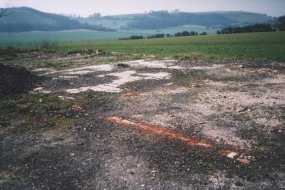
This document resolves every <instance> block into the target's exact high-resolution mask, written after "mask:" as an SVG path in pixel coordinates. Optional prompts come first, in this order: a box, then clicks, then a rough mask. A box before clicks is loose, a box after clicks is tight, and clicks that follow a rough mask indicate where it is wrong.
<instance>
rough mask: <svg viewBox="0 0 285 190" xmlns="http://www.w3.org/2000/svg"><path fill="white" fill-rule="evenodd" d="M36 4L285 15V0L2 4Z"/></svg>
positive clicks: (78, 10)
mask: <svg viewBox="0 0 285 190" xmlns="http://www.w3.org/2000/svg"><path fill="white" fill-rule="evenodd" d="M21 6H27V7H32V8H35V9H38V10H41V11H44V12H51V13H59V14H75V15H80V16H84V17H86V16H88V15H91V14H93V13H101V14H102V15H118V14H130V13H144V12H148V11H151V10H169V11H172V10H175V9H179V10H180V11H186V12H206V11H249V12H257V13H263V14H267V15H270V16H281V15H285V0H0V7H5V8H7V7H21Z"/></svg>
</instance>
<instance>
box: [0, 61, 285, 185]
mask: <svg viewBox="0 0 285 190" xmlns="http://www.w3.org/2000/svg"><path fill="white" fill-rule="evenodd" d="M39 59H40V58H39ZM42 59H44V58H41V61H42ZM7 64H9V61H7ZM110 66H111V67H110ZM88 67H89V68H86V67H83V66H80V68H77V69H76V73H70V72H71V70H70V69H65V70H61V71H55V70H52V69H48V70H44V69H38V68H37V70H34V71H33V73H34V74H35V75H40V76H41V78H42V80H41V81H39V80H38V81H37V80H32V81H30V80H28V82H27V83H28V84H31V85H28V86H29V88H26V89H25V90H23V91H21V92H20V93H26V92H27V90H29V89H30V90H31V91H32V89H31V87H33V86H34V83H35V82H37V86H36V87H34V88H35V89H34V92H30V94H37V93H39V94H42V93H47V94H48V95H47V96H56V97H58V98H59V100H60V102H71V103H72V105H73V107H72V109H73V112H72V114H71V115H69V116H68V118H71V119H72V121H73V122H72V123H70V124H68V125H67V126H66V127H60V126H59V127H54V128H53V127H51V128H48V129H46V130H36V131H27V130H26V131H24V132H20V133H19V132H17V133H15V131H13V130H11V129H12V128H15V127H17V124H18V123H19V121H18V120H21V118H20V115H17V114H16V115H14V116H13V117H12V118H10V119H9V121H8V123H6V124H5V126H4V125H3V126H2V125H0V126H1V128H0V143H1V157H0V158H1V164H0V189H153V190H156V189H157V190H160V189H284V188H285V180H284V179H285V172H284V171H285V161H284V158H285V157H284V156H285V141H284V134H285V129H284V126H285V117H284V115H285V75H284V73H285V72H284V71H285V66H284V65H283V64H280V63H274V62H270V61H239V62H221V63H218V64H217V63H209V62H203V61H178V60H157V59H155V58H151V59H145V60H138V61H131V62H130V61H129V62H122V63H120V64H117V63H116V64H108V66H107V65H105V66H100V68H103V69H99V70H98V69H97V68H98V67H97V66H96V67H92V68H91V69H90V65H89V66H88ZM5 68H6V67H5ZM104 68H107V69H104ZM31 70H33V68H31ZM73 71H74V68H73ZM78 71H84V72H78ZM1 72H2V70H1ZM22 73H24V74H23V76H26V75H25V73H26V71H25V72H22ZM126 73H127V77H126V75H125V74H126ZM5 74H6V73H5ZM16 74H17V75H20V76H21V73H20V74H18V71H17V72H15V75H16ZM35 75H31V74H29V75H28V76H31V78H32V79H34V78H37V77H36V76H35ZM2 76H3V75H2ZM2 76H1V77H2ZM68 76H69V77H68ZM70 76H72V77H70ZM2 78H3V77H2ZM4 78H5V77H4ZM23 78H26V77H23ZM130 78H131V79H130ZM2 83H3V82H2ZM17 84H18V82H17ZM98 86H100V88H98ZM95 87H96V88H95ZM1 88H2V89H1V90H2V91H3V92H5V89H6V88H7V86H3V87H2V86H1ZM86 88H87V90H82V89H86ZM70 89H80V90H77V91H72V92H75V93H71V91H70ZM110 89H111V90H110ZM114 89H115V90H114ZM112 90H113V91H112ZM2 91H1V92H2ZM10 95H11V93H10V91H9V93H8V94H7V96H5V98H8V99H12V100H13V99H15V97H14V96H12V97H11V96H10ZM1 101H5V99H3V98H2V100H1ZM41 101H42V100H40V102H41ZM27 104H32V102H27ZM57 104H59V103H57ZM22 109H23V108H22V107H21V110H22ZM27 109H28V108H27ZM1 113H2V114H3V112H1ZM7 114H8V113H7ZM2 117H4V116H3V115H2ZM110 117H111V118H119V119H117V120H116V121H115V120H110V119H108V118H110ZM40 118H41V117H40ZM22 122H26V121H22ZM43 122H44V121H43ZM201 143H206V144H209V145H210V146H207V147H206V146H199V145H201Z"/></svg>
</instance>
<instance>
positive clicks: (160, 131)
mask: <svg viewBox="0 0 285 190" xmlns="http://www.w3.org/2000/svg"><path fill="white" fill-rule="evenodd" d="M105 120H106V121H107V122H109V123H112V124H114V125H120V126H126V127H133V128H136V129H138V130H141V131H145V132H148V133H151V134H155V135H159V136H162V137H166V138H170V139H174V140H178V141H181V142H184V143H186V144H187V145H190V146H200V147H204V148H211V147H213V146H214V144H213V143H212V142H211V141H210V140H209V139H202V140H198V139H197V138H195V137H190V136H185V135H183V134H181V133H178V132H176V131H174V130H170V129H165V128H162V127H159V126H156V125H150V124H146V123H144V122H138V121H132V120H127V119H123V118H119V117H106V118H105ZM218 154H219V155H220V156H225V157H227V158H230V159H233V160H235V161H238V162H240V163H242V164H250V163H251V160H248V159H245V158H242V157H241V154H240V153H238V151H237V147H234V146H231V147H230V148H229V147H228V148H227V149H222V150H219V151H218Z"/></svg>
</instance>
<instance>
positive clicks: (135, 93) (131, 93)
mask: <svg viewBox="0 0 285 190" xmlns="http://www.w3.org/2000/svg"><path fill="white" fill-rule="evenodd" d="M122 96H123V97H124V98H131V97H134V96H140V94H139V93H137V92H128V93H124V94H123V95H122Z"/></svg>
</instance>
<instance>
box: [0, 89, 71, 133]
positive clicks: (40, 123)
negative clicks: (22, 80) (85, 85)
mask: <svg viewBox="0 0 285 190" xmlns="http://www.w3.org/2000/svg"><path fill="white" fill-rule="evenodd" d="M72 104H73V102H70V101H62V100H60V99H59V98H58V97H57V96H55V95H52V94H41V93H36V94H26V95H23V96H21V97H18V98H15V99H5V100H0V125H1V126H2V127H9V129H8V130H9V131H11V132H14V133H23V132H28V131H29V132H41V131H47V130H50V129H54V128H59V127H60V128H64V127H68V126H71V125H72V124H73V119H72V117H73V115H74V114H75V111H74V110H73V109H72Z"/></svg>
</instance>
